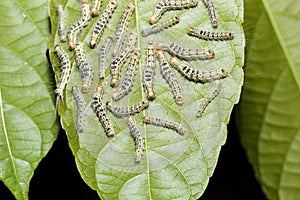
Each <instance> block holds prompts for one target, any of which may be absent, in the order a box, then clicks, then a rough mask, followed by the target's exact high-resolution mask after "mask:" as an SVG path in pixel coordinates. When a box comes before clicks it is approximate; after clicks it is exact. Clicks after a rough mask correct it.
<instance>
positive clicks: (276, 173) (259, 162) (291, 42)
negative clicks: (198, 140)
mask: <svg viewBox="0 0 300 200" xmlns="http://www.w3.org/2000/svg"><path fill="white" fill-rule="evenodd" d="M245 16H246V17H245V22H246V24H245V25H246V29H247V30H249V31H247V32H246V37H247V38H249V40H248V44H247V45H246V52H247V56H246V63H245V85H244V88H243V94H242V98H241V103H240V106H239V107H238V113H239V116H238V119H239V125H240V132H241V138H242V142H243V144H244V146H245V148H246V151H247V153H248V156H249V159H250V161H251V163H252V164H253V166H254V169H255V172H256V174H257V177H258V179H259V181H260V182H261V184H262V186H263V187H264V189H265V191H266V193H267V195H268V197H269V198H270V199H297V198H299V195H300V168H299V166H300V134H299V127H300V123H299V122H300V113H299V109H300V92H299V89H300V78H299V72H300V68H299V66H300V65H299V64H300V61H299V55H298V54H299V53H298V52H299V50H300V47H299V43H300V38H299V37H298V33H299V29H298V27H299V26H300V19H299V6H298V1H279V0H270V1H268V0H262V1H260V0H256V1H246V4H245Z"/></svg>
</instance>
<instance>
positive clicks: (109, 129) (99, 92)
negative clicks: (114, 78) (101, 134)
mask: <svg viewBox="0 0 300 200" xmlns="http://www.w3.org/2000/svg"><path fill="white" fill-rule="evenodd" d="M103 93H104V88H103V86H102V85H98V86H97V88H96V92H95V94H94V95H93V99H92V103H91V107H92V109H93V110H94V112H95V113H96V115H97V117H98V119H99V122H100V123H101V125H102V127H103V128H104V130H105V133H106V136H107V137H114V136H115V130H114V128H113V125H112V122H111V120H110V118H109V117H108V115H107V113H106V108H105V106H104V105H103V103H102V96H103Z"/></svg>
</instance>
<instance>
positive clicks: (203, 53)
mask: <svg viewBox="0 0 300 200" xmlns="http://www.w3.org/2000/svg"><path fill="white" fill-rule="evenodd" d="M157 49H162V50H165V51H168V52H169V53H171V54H172V55H173V56H177V57H179V58H181V59H186V60H196V59H212V58H213V57H214V56H215V52H214V51H212V50H209V49H189V48H184V47H181V46H179V45H178V44H176V43H174V42H162V43H158V44H157Z"/></svg>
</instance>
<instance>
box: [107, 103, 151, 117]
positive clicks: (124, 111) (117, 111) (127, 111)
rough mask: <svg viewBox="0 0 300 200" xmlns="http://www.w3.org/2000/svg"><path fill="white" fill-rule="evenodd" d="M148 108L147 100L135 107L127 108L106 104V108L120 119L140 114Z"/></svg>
mask: <svg viewBox="0 0 300 200" xmlns="http://www.w3.org/2000/svg"><path fill="white" fill-rule="evenodd" d="M148 106H149V102H148V101H147V100H142V101H140V102H138V103H137V104H135V105H133V106H126V107H122V106H118V105H115V104H113V103H112V102H111V101H108V102H106V108H107V109H108V110H110V111H111V112H112V113H113V114H114V115H116V116H118V117H124V116H128V115H134V114H137V113H140V112H142V111H143V110H144V109H145V108H147V107H148Z"/></svg>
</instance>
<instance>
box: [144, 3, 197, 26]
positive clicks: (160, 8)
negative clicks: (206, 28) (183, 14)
mask: <svg viewBox="0 0 300 200" xmlns="http://www.w3.org/2000/svg"><path fill="white" fill-rule="evenodd" d="M197 5H198V0H162V1H161V2H159V3H158V4H157V5H156V6H155V9H154V13H153V15H152V16H151V17H150V18H149V23H150V24H155V23H156V22H157V21H158V20H159V19H160V17H161V15H162V14H163V13H164V12H166V11H168V10H178V9H187V8H191V7H195V6H197Z"/></svg>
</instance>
